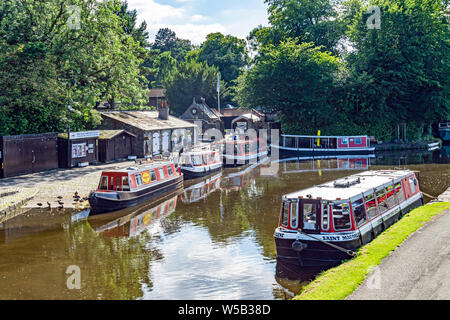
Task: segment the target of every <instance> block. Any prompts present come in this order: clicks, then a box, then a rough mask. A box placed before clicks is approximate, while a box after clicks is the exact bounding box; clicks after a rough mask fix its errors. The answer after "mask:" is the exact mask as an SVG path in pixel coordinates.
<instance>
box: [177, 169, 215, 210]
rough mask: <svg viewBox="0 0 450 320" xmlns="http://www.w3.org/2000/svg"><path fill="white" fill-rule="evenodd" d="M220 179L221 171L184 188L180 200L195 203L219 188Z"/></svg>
mask: <svg viewBox="0 0 450 320" xmlns="http://www.w3.org/2000/svg"><path fill="white" fill-rule="evenodd" d="M221 181H222V172H220V173H218V174H216V175H214V176H212V177H210V178H207V179H206V180H205V181H202V182H200V183H198V184H196V185H193V186H190V187H189V188H186V189H184V191H183V195H182V196H181V201H182V202H183V203H185V204H189V203H195V202H198V201H200V200H203V199H206V198H207V197H208V196H209V195H211V194H212V193H214V192H216V191H218V190H220V182H221Z"/></svg>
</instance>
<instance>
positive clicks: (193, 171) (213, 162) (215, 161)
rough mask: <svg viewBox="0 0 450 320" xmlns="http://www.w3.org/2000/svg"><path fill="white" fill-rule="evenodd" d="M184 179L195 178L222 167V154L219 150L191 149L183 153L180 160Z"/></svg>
mask: <svg viewBox="0 0 450 320" xmlns="http://www.w3.org/2000/svg"><path fill="white" fill-rule="evenodd" d="M179 165H180V168H181V172H183V175H184V179H186V180H189V179H196V178H200V177H204V176H207V175H210V174H212V173H214V172H217V171H219V170H221V169H222V167H223V162H222V155H221V153H220V151H219V150H204V151H192V152H187V153H183V155H182V156H181V161H180V164H179Z"/></svg>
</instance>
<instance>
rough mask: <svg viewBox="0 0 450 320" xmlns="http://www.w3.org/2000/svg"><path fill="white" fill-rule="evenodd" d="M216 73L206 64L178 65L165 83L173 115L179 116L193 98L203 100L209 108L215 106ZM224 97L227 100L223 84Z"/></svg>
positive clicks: (214, 68)
mask: <svg viewBox="0 0 450 320" xmlns="http://www.w3.org/2000/svg"><path fill="white" fill-rule="evenodd" d="M217 72H218V68H217V67H214V66H209V65H208V64H207V63H206V62H197V61H193V60H191V61H187V62H182V63H180V64H179V65H178V68H177V70H176V71H175V72H174V73H173V74H171V75H170V76H169V77H168V78H167V79H166V81H165V83H164V87H165V88H166V90H167V92H166V97H167V100H168V103H169V105H170V107H171V110H172V112H173V113H174V114H175V115H181V114H183V113H184V111H186V109H187V108H188V107H189V106H190V105H191V103H192V99H193V98H194V97H195V98H196V99H197V101H200V98H202V97H203V98H205V100H206V103H207V104H208V105H210V106H215V105H217V103H216V101H217V91H216V89H217ZM221 86H222V88H224V96H222V99H226V98H227V90H226V86H225V83H223V81H222V84H221Z"/></svg>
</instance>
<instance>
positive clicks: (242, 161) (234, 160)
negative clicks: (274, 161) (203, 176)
mask: <svg viewBox="0 0 450 320" xmlns="http://www.w3.org/2000/svg"><path fill="white" fill-rule="evenodd" d="M267 155H268V152H267V151H264V152H260V153H257V154H254V155H251V156H229V155H224V156H223V166H224V167H227V168H231V167H242V166H245V165H247V164H249V163H257V162H258V161H259V160H261V159H262V158H264V157H267Z"/></svg>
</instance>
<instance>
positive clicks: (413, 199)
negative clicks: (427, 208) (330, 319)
mask: <svg viewBox="0 0 450 320" xmlns="http://www.w3.org/2000/svg"><path fill="white" fill-rule="evenodd" d="M421 205H423V195H422V192H421V191H420V188H419V182H418V180H417V177H416V175H415V173H414V172H412V171H409V170H403V171H366V172H363V173H359V174H355V175H352V176H349V177H347V178H344V179H339V180H336V181H332V182H328V183H325V184H322V185H319V186H315V187H312V188H309V189H306V190H302V191H298V192H294V193H291V194H288V195H285V196H283V199H282V208H281V219H280V226H279V227H278V228H277V229H276V231H275V234H274V238H275V243H276V249H277V258H278V259H279V261H282V262H287V263H293V264H296V265H299V266H311V267H325V266H333V265H337V264H339V263H340V262H341V261H343V260H347V259H350V258H351V257H352V256H353V255H354V251H355V250H357V249H358V248H360V247H361V246H363V245H365V244H367V243H369V242H371V241H372V240H373V239H374V238H375V237H376V236H378V235H379V234H380V233H381V232H382V231H383V230H385V229H386V228H388V227H389V226H391V225H392V224H394V223H395V222H397V221H398V219H400V218H401V217H402V216H403V215H405V214H406V213H408V212H409V211H411V210H412V209H414V208H416V207H419V206H421Z"/></svg>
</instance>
